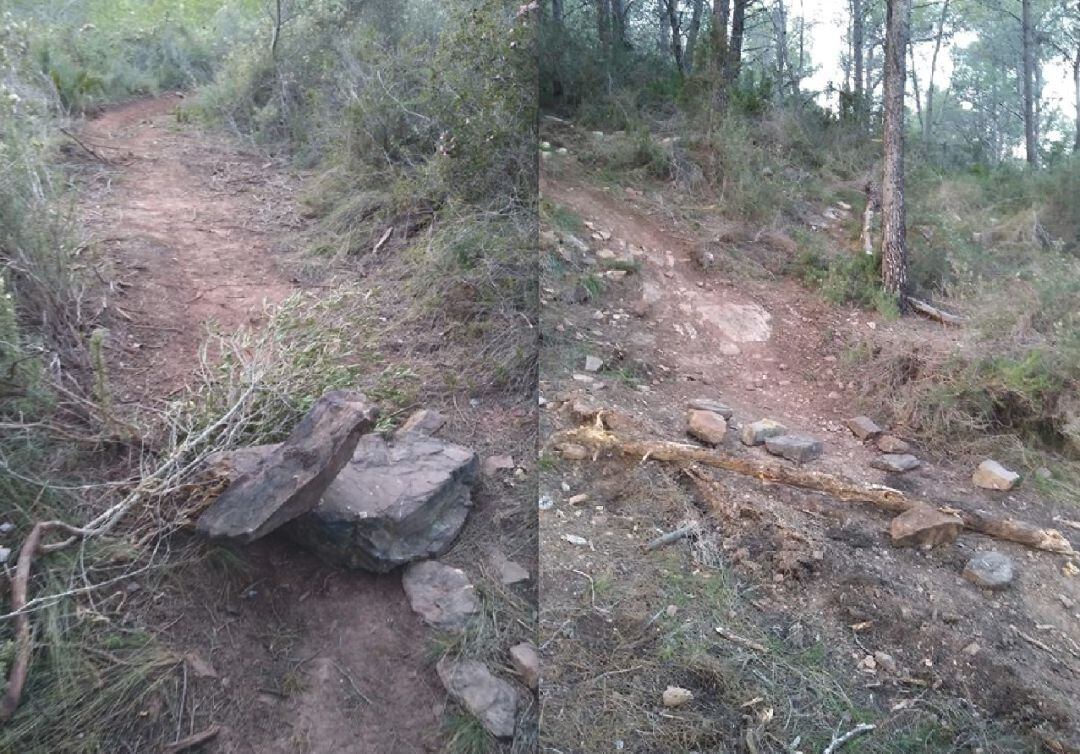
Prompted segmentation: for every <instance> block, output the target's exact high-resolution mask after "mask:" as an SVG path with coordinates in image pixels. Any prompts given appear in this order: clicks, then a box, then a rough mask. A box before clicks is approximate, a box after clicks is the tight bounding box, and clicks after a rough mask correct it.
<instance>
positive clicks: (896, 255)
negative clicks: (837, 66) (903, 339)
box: [881, 0, 911, 313]
mask: <svg viewBox="0 0 1080 754" xmlns="http://www.w3.org/2000/svg"><path fill="white" fill-rule="evenodd" d="M910 20H911V0H888V5H887V10H886V27H885V93H884V97H883V102H882V105H883V109H884V117H885V128H884V135H883V141H884V148H885V160H884V169H883V171H882V181H881V235H882V242H881V278H882V283H883V285H884V287H885V290H886V291H887V292H888V293H890V294H892V295H893V296H895V297H896V302H897V305H898V306H899V307H900V311H901V312H902V313H903V312H905V311H906V310H907V300H906V297H905V296H906V294H907V287H908V281H907V237H906V231H905V222H906V216H905V212H904V80H905V77H906V76H905V74H906V71H905V67H906V66H905V62H906V56H905V52H906V51H907V46H908V25H909V23H910Z"/></svg>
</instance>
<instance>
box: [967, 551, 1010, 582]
mask: <svg viewBox="0 0 1080 754" xmlns="http://www.w3.org/2000/svg"><path fill="white" fill-rule="evenodd" d="M964 578H965V579H967V580H968V581H970V582H971V583H972V584H976V585H977V586H981V587H985V588H987V589H1004V588H1005V587H1007V586H1008V585H1009V584H1011V583H1012V581H1013V579H1014V578H1016V567H1015V566H1014V565H1013V562H1012V559H1011V558H1010V557H1009V556H1008V555H1003V554H1002V553H1000V552H997V551H996V550H987V551H986V552H980V553H977V554H975V555H973V556H972V557H971V559H970V560H969V561H968V562H967V565H965V566H964Z"/></svg>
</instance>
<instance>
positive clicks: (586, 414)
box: [570, 398, 600, 424]
mask: <svg viewBox="0 0 1080 754" xmlns="http://www.w3.org/2000/svg"><path fill="white" fill-rule="evenodd" d="M599 413H600V407H599V406H597V405H596V404H595V403H592V402H591V401H590V400H589V399H587V398H575V399H574V402H573V403H571V404H570V415H571V416H573V418H574V420H575V421H577V422H578V423H579V424H584V423H585V422H591V421H593V420H595V419H596V415H597V414H599Z"/></svg>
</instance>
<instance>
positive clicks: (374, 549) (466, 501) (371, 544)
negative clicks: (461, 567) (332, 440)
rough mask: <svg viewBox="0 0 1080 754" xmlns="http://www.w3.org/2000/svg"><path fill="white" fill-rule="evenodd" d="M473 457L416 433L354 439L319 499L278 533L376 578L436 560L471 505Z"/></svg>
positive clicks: (446, 443) (451, 446) (474, 457)
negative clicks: (346, 460)
mask: <svg viewBox="0 0 1080 754" xmlns="http://www.w3.org/2000/svg"><path fill="white" fill-rule="evenodd" d="M476 471H477V458H476V454H475V453H473V451H471V450H469V449H468V448H465V447H462V446H460V445H452V444H450V443H448V442H443V441H442V440H438V439H435V438H433V437H429V436H426V435H422V434H419V433H416V432H409V433H406V434H402V435H398V436H396V437H394V438H393V439H391V440H389V441H387V440H384V439H383V438H382V437H380V436H379V435H366V436H364V437H363V438H361V439H360V442H359V443H358V444H357V446H356V451H355V452H354V453H353V457H352V459H351V460H350V461H349V463H348V464H346V465H345V468H343V469H342V470H341V473H340V474H338V476H337V478H336V479H335V480H334V481H333V482H332V483H331V484H330V486H329V487H328V488H327V489H326V492H324V493H323V496H322V500H321V501H320V502H319V503H318V505H316V506H315V507H314V508H312V509H311V510H310V511H308V512H307V513H305V514H303V515H301V516H300V517H298V518H297V519H296V520H294V521H292V522H290V523H289V525H288V526H287V527H285V528H284V529H283V530H282V531H283V532H284V533H285V534H287V535H288V536H289V537H290V538H291V539H293V540H294V541H296V542H298V543H299V544H301V545H303V546H305V547H307V548H309V549H311V550H314V551H315V552H316V553H318V554H319V555H320V556H321V557H322V558H324V559H325V560H328V561H330V562H333V563H336V564H338V565H342V566H345V567H347V568H362V569H365V570H368V571H375V572H377V573H385V572H387V571H391V570H393V569H394V568H397V567H398V566H401V565H404V564H405V563H410V562H412V561H414V560H425V559H428V558H434V557H437V556H439V555H442V554H443V553H444V552H446V550H447V549H448V548H449V547H450V545H451V544H453V542H454V539H455V538H456V537H457V535H458V533H459V532H460V531H461V528H462V527H463V526H464V525H465V519H466V517H467V516H468V514H469V510H470V507H471V505H472V499H471V497H470V488H471V485H472V483H473V480H474V479H475V478H476Z"/></svg>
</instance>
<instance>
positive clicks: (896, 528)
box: [889, 505, 964, 547]
mask: <svg viewBox="0 0 1080 754" xmlns="http://www.w3.org/2000/svg"><path fill="white" fill-rule="evenodd" d="M963 528H964V522H963V521H962V520H961V519H960V518H959V517H957V516H953V515H951V514H948V513H942V512H941V511H939V510H938V509H937V508H931V507H930V506H928V505H916V506H914V507H912V508H909V509H908V510H906V511H904V512H903V513H901V514H900V515H899V516H897V517H896V518H894V519H893V520H892V521H891V522H890V524H889V535H890V536H891V537H892V542H893V544H894V545H896V546H897V547H936V546H937V545H942V544H949V543H951V542H953V541H955V540H956V538H957V537H958V536H959V535H960V530H961V529H963Z"/></svg>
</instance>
